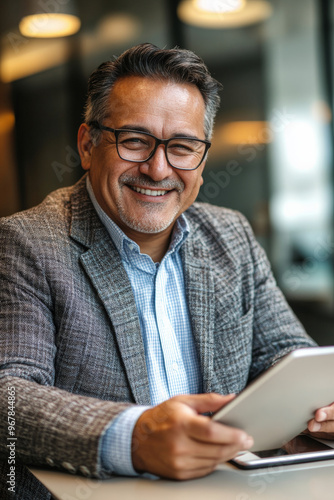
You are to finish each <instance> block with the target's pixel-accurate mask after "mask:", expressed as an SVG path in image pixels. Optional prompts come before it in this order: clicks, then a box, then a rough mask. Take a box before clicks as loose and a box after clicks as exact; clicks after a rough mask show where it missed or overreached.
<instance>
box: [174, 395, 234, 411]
mask: <svg viewBox="0 0 334 500" xmlns="http://www.w3.org/2000/svg"><path fill="white" fill-rule="evenodd" d="M233 398H235V394H229V395H227V396H222V395H221V394H216V393H209V394H191V395H186V396H176V397H174V398H172V399H173V400H174V401H178V402H180V403H183V404H186V405H187V406H189V407H190V408H192V409H193V410H195V411H196V412H197V413H208V412H216V411H218V410H219V409H220V408H222V407H223V406H225V405H226V404H227V403H229V402H230V401H231V400H232V399H233Z"/></svg>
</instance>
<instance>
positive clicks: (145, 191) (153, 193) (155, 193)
mask: <svg viewBox="0 0 334 500" xmlns="http://www.w3.org/2000/svg"><path fill="white" fill-rule="evenodd" d="M131 188H132V189H133V190H134V191H137V193H141V194H147V195H148V196H163V195H164V194H166V193H168V191H162V190H158V191H153V190H152V189H141V188H138V187H136V186H131Z"/></svg>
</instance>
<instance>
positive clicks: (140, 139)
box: [88, 121, 211, 170]
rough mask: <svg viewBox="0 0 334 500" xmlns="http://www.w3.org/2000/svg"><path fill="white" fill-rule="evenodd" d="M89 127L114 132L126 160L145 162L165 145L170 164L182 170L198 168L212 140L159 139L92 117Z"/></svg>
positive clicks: (121, 153) (120, 155) (117, 146)
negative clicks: (105, 123)
mask: <svg viewBox="0 0 334 500" xmlns="http://www.w3.org/2000/svg"><path fill="white" fill-rule="evenodd" d="M88 125H89V126H90V127H93V128H96V129H100V130H106V131H107V132H112V133H113V134H114V135H115V138H116V149H117V153H118V156H119V157H120V158H121V159H122V160H125V161H131V162H134V163H144V162H145V161H148V160H150V159H151V158H152V156H153V155H154V153H155V152H156V150H157V148H158V146H160V144H163V145H164V146H165V156H166V160H167V162H168V163H169V165H170V166H171V167H174V168H177V169H180V170H195V169H196V168H198V167H199V166H200V164H201V163H202V161H203V160H204V158H205V155H206V153H207V151H208V149H209V148H210V146H211V142H209V141H204V140H201V139H191V138H190V137H172V138H170V139H158V138H157V137H155V136H154V135H152V134H148V133H146V132H138V131H137V130H129V129H114V128H110V127H105V126H104V125H101V124H100V123H98V122H96V121H93V122H90V123H89V124H88Z"/></svg>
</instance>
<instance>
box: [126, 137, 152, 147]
mask: <svg viewBox="0 0 334 500" xmlns="http://www.w3.org/2000/svg"><path fill="white" fill-rule="evenodd" d="M120 144H121V145H122V146H125V147H129V148H136V147H148V141H147V140H146V139H145V138H143V137H127V138H124V139H121V140H120Z"/></svg>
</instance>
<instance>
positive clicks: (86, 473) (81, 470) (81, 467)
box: [79, 465, 90, 476]
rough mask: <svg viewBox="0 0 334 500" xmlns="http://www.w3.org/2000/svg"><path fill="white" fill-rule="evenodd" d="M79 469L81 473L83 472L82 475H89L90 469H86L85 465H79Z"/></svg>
mask: <svg viewBox="0 0 334 500" xmlns="http://www.w3.org/2000/svg"><path fill="white" fill-rule="evenodd" d="M79 471H80V472H81V474H83V475H84V476H90V470H89V469H88V467H86V466H85V465H80V467H79Z"/></svg>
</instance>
